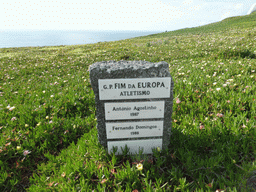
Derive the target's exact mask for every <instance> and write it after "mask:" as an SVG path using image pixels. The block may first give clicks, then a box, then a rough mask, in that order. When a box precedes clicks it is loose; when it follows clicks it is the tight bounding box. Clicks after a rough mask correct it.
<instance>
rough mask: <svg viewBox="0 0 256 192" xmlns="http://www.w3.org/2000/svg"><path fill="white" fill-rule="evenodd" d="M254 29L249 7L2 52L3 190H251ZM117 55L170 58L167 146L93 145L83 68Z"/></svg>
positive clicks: (91, 106) (255, 152)
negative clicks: (122, 34)
mask: <svg viewBox="0 0 256 192" xmlns="http://www.w3.org/2000/svg"><path fill="white" fill-rule="evenodd" d="M255 26H256V13H253V14H251V15H249V16H240V17H233V18H228V19H225V20H223V21H222V22H218V23H213V24H209V25H206V26H201V27H197V28H191V29H182V30H177V31H172V32H165V33H159V34H154V35H148V36H143V37H137V38H132V39H126V40H121V41H115V42H103V43H96V44H87V45H75V46H54V47H24V48H3V49H0V69H1V70H0V74H1V75H0V77H1V79H0V92H1V93H0V133H1V138H0V170H1V171H0V189H1V191H25V190H27V191H33V192H34V191H92V190H94V191H129V192H130V191H134V192H135V191H197V192H199V191H221V190H223V191H234V192H235V191H249V189H246V182H247V180H248V178H249V177H250V176H251V174H253V173H255V170H256V165H255V156H256V147H255V146H256V142H255V138H256V131H255V125H256V123H255V122H256V104H255V99H256V96H255V93H256V86H255V80H256V76H255V70H256V61H255V58H256V44H255V39H256V28H255ZM122 59H125V60H146V61H150V62H159V61H166V62H167V63H169V64H170V73H171V75H172V77H173V80H174V83H175V87H174V98H175V99H174V105H173V115H172V120H173V123H172V125H173V126H172V137H171V139H170V141H171V143H170V145H169V148H168V150H165V151H161V152H158V151H155V152H154V154H153V155H149V156H145V155H142V154H138V155H137V156H130V155H129V154H127V153H125V154H124V155H122V156H115V155H114V154H107V152H106V150H104V148H103V147H102V146H101V145H100V144H99V142H98V138H97V129H96V119H95V101H94V93H93V91H92V88H91V85H90V81H89V72H88V68H89V65H91V64H93V63H95V62H98V61H103V60H115V61H119V60H122ZM138 163H141V164H142V165H143V169H142V170H141V171H140V170H138V169H137V168H136V165H137V164H138ZM247 184H248V185H249V183H247Z"/></svg>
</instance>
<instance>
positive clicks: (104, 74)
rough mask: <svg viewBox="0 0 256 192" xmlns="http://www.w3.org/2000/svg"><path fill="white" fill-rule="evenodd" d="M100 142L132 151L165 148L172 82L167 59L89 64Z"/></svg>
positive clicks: (167, 136)
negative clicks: (164, 60) (154, 61)
mask: <svg viewBox="0 0 256 192" xmlns="http://www.w3.org/2000/svg"><path fill="white" fill-rule="evenodd" d="M89 71H90V83H91V85H92V88H93V91H94V94H95V103H96V117H97V129H98V139H99V142H100V143H101V144H102V145H103V146H104V147H105V148H107V150H108V153H111V152H113V149H114V148H115V149H116V154H117V155H118V154H119V155H120V154H122V149H124V148H125V146H127V147H128V148H129V152H130V153H131V154H136V153H139V150H142V151H143V154H152V153H153V152H152V149H153V148H157V149H161V150H162V149H164V148H166V147H167V146H168V144H169V142H170V136H171V126H172V124H171V116H172V105H173V87H174V83H173V80H172V77H171V75H170V72H169V64H168V63H166V62H163V61H162V62H158V63H151V62H148V61H124V60H122V61H102V62H97V63H94V64H92V65H90V67H89Z"/></svg>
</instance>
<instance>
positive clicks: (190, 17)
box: [0, 0, 255, 31]
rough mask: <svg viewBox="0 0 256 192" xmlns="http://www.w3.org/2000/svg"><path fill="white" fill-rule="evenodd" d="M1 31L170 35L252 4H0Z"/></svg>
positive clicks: (69, 0)
mask: <svg viewBox="0 0 256 192" xmlns="http://www.w3.org/2000/svg"><path fill="white" fill-rule="evenodd" d="M0 1H1V2H0V30H5V29H44V30H48V29H49V30H52V29H58V30H62V29H64V30H143V31H144V30H148V31H166V30H167V31H172V30H176V29H180V28H186V27H196V26H200V25H205V24H208V23H212V22H217V21H221V20H223V19H225V18H227V17H232V16H239V15H246V14H247V12H248V10H249V9H250V8H251V6H252V5H253V4H254V3H255V0H137V1H128V0H122V1H121V0H61V1H60V0H59V1H43V0H41V1H39V0H30V1H28V0H0Z"/></svg>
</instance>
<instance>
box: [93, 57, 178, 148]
mask: <svg viewBox="0 0 256 192" xmlns="http://www.w3.org/2000/svg"><path fill="white" fill-rule="evenodd" d="M89 71H90V83H91V85H92V88H93V91H94V94H95V103H96V117H97V129H98V139H99V142H100V143H101V144H102V145H103V146H104V147H105V148H107V142H108V139H107V133H106V120H105V109H104V104H105V103H107V102H111V103H116V102H119V103H120V102H122V101H123V102H145V101H148V102H149V101H165V105H164V118H163V119H162V120H164V126H163V137H162V139H163V145H162V148H166V147H167V146H168V144H169V140H170V136H171V127H172V125H171V115H172V106H173V87H174V83H173V79H172V77H171V75H170V72H169V64H168V63H166V62H164V61H162V62H158V63H151V62H148V61H125V60H121V61H102V62H96V63H94V64H92V65H91V66H90V67H89ZM156 77H170V78H171V87H170V89H169V90H170V98H150V99H126V100H108V101H106V100H100V99H99V82H98V80H99V79H105V80H107V79H132V78H134V79H138V78H156ZM154 120H156V119H154ZM158 120H159V119H158ZM137 121H145V120H137ZM113 122H120V121H111V123H113ZM152 138H154V137H151V139H152ZM156 138H159V137H156ZM139 139H140V138H130V139H125V140H138V145H139V144H140V143H139Z"/></svg>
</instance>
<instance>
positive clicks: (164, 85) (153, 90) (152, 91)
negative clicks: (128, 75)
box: [99, 77, 171, 100]
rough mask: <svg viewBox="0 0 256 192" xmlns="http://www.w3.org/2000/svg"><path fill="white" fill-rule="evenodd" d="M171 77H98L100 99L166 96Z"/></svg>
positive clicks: (168, 95)
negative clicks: (106, 78) (105, 78)
mask: <svg viewBox="0 0 256 192" xmlns="http://www.w3.org/2000/svg"><path fill="white" fill-rule="evenodd" d="M170 88H171V78H170V77H161V78H140V79H108V80H102V79H99V90H100V92H99V94H100V100H114V99H140V98H144V99H145V98H151V99H152V98H168V97H170Z"/></svg>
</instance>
